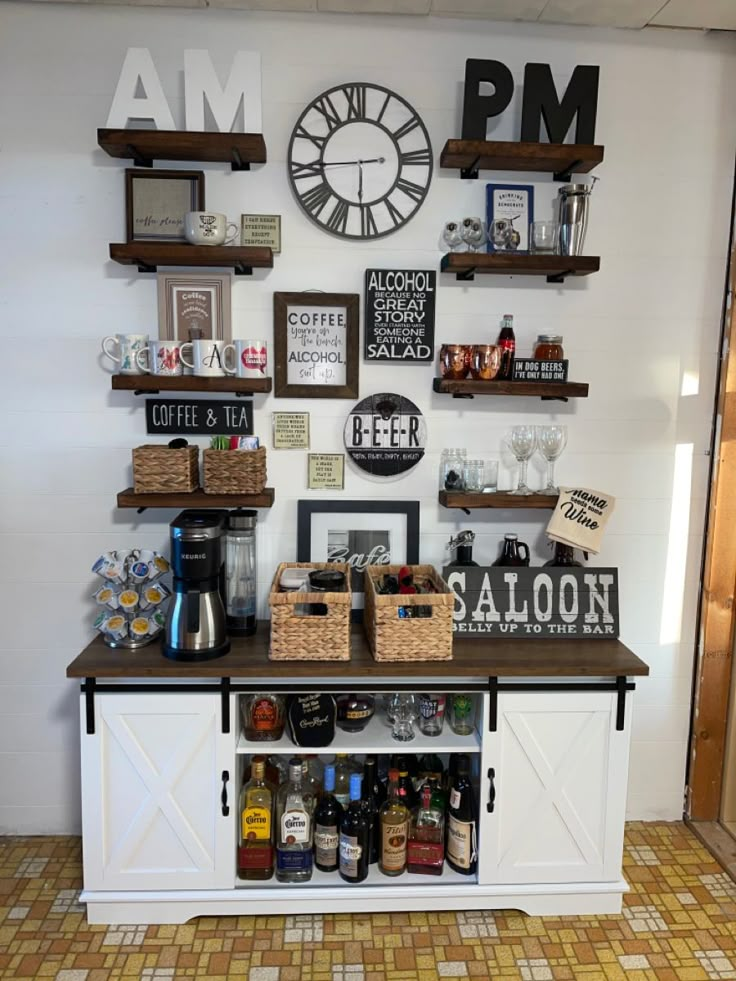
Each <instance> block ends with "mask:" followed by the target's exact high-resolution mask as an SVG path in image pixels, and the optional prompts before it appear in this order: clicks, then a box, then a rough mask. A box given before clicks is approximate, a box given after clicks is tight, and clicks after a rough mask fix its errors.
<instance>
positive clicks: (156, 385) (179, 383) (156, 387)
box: [112, 375, 271, 395]
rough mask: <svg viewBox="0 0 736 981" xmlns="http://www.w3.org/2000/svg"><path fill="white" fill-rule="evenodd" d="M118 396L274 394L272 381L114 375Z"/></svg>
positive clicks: (188, 376)
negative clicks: (194, 393) (172, 393)
mask: <svg viewBox="0 0 736 981" xmlns="http://www.w3.org/2000/svg"><path fill="white" fill-rule="evenodd" d="M112 387H113V389H114V390H115V391H118V392H135V394H136V395H153V394H156V393H157V392H226V393H232V394H234V395H256V394H262V393H266V392H270V391H271V379H270V378H234V377H232V376H229V377H227V378H204V377H200V376H198V375H173V376H172V375H113V376H112Z"/></svg>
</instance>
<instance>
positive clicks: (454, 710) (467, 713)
mask: <svg viewBox="0 0 736 981" xmlns="http://www.w3.org/2000/svg"><path fill="white" fill-rule="evenodd" d="M450 728H451V729H452V731H453V732H454V733H456V734H457V735H458V736H469V735H470V734H471V733H472V732H474V731H475V699H474V698H473V696H472V695H470V694H465V693H462V694H461V693H459V692H458V693H456V694H454V695H451V696H450Z"/></svg>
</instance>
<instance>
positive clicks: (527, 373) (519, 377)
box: [513, 358, 568, 382]
mask: <svg viewBox="0 0 736 981" xmlns="http://www.w3.org/2000/svg"><path fill="white" fill-rule="evenodd" d="M567 365H568V362H567V360H566V359H565V360H564V361H537V360H534V359H532V358H529V359H525V358H515V359H514V369H513V370H514V375H513V379H514V381H529V382H531V381H534V382H536V381H539V382H566V381H567Z"/></svg>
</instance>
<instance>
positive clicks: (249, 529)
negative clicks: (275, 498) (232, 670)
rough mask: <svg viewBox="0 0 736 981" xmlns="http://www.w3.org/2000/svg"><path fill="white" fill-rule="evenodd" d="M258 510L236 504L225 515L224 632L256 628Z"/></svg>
mask: <svg viewBox="0 0 736 981" xmlns="http://www.w3.org/2000/svg"><path fill="white" fill-rule="evenodd" d="M257 518H258V512H257V511H247V510H244V509H243V508H238V509H237V510H236V511H230V512H229V513H228V516H227V526H226V531H225V613H226V615H227V632H228V633H229V634H237V635H240V636H248V635H249V634H254V633H255V632H256V520H257Z"/></svg>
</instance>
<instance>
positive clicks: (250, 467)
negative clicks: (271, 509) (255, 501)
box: [202, 446, 266, 494]
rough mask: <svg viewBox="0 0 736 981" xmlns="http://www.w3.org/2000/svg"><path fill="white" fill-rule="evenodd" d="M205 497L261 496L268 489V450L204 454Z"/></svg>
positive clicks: (207, 452)
mask: <svg viewBox="0 0 736 981" xmlns="http://www.w3.org/2000/svg"><path fill="white" fill-rule="evenodd" d="M202 458H203V467H202V473H203V477H204V492H205V494H260V493H261V491H262V490H263V488H264V487H265V486H266V447H265V446H261V447H260V449H257V450H204V452H203V453H202Z"/></svg>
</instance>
